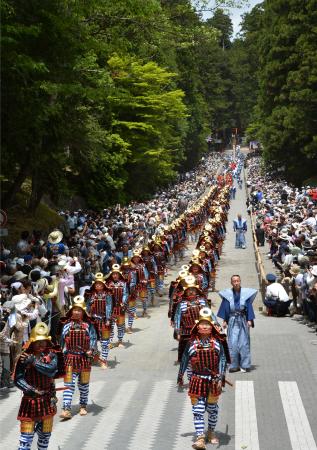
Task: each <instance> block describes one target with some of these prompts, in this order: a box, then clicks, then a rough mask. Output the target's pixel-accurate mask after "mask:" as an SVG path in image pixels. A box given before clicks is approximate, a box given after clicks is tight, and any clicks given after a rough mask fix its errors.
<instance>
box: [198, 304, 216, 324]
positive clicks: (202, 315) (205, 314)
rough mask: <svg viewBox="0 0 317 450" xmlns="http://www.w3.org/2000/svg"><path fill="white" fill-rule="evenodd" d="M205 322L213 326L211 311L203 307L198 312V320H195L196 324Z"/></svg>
mask: <svg viewBox="0 0 317 450" xmlns="http://www.w3.org/2000/svg"><path fill="white" fill-rule="evenodd" d="M204 320H205V321H207V322H209V323H211V324H212V325H213V321H212V318H211V309H210V308H208V307H207V306H204V307H203V308H202V309H201V310H200V311H199V319H198V320H196V324H199V323H200V322H202V321H204Z"/></svg>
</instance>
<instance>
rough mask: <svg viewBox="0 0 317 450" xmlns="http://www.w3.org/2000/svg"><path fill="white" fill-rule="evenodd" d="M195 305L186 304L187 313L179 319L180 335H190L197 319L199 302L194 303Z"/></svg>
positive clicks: (199, 307)
mask: <svg viewBox="0 0 317 450" xmlns="http://www.w3.org/2000/svg"><path fill="white" fill-rule="evenodd" d="M195 303H196V304H195V305H191V304H190V303H187V311H186V312H185V313H184V314H182V318H181V331H182V334H186V335H188V334H190V332H191V329H192V328H193V326H194V325H195V323H196V320H198V319H199V311H200V310H201V305H200V303H199V302H195Z"/></svg>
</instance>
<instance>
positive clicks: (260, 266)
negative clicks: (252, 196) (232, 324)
mask: <svg viewBox="0 0 317 450" xmlns="http://www.w3.org/2000/svg"><path fill="white" fill-rule="evenodd" d="M245 173H246V169H245V170H244V185H245V189H246V191H247V195H248V197H249V191H248V186H247V179H246V176H245ZM250 212H251V214H250V220H251V229H252V237H253V246H254V253H255V260H256V265H257V271H258V277H259V285H260V292H261V296H262V301H264V298H265V291H266V286H267V284H266V273H265V270H264V264H263V260H262V256H261V253H260V250H259V246H258V244H257V238H256V234H255V224H254V217H253V208H252V206H251V211H250Z"/></svg>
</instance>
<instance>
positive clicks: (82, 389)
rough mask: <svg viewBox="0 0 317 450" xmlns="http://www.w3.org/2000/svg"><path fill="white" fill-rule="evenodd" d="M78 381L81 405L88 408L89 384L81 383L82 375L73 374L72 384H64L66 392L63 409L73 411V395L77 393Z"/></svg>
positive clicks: (64, 393)
mask: <svg viewBox="0 0 317 450" xmlns="http://www.w3.org/2000/svg"><path fill="white" fill-rule="evenodd" d="M76 379H77V385H78V390H79V404H80V406H86V405H87V403H88V394H89V383H85V384H82V383H81V382H80V373H79V372H75V373H74V372H73V378H72V381H71V382H70V383H68V382H64V385H65V387H67V389H65V391H64V392H63V409H71V407H72V400H73V395H74V392H75V384H76Z"/></svg>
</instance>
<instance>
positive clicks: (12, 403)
mask: <svg viewBox="0 0 317 450" xmlns="http://www.w3.org/2000/svg"><path fill="white" fill-rule="evenodd" d="M21 398H22V394H21V391H20V390H19V391H17V392H10V394H9V397H8V398H7V399H5V400H1V411H2V412H3V413H4V414H3V415H2V412H1V416H0V423H4V425H2V426H1V427H0V431H1V433H0V440H2V439H3V438H4V434H6V433H7V431H8V428H7V426H8V423H7V418H8V417H9V416H10V415H11V414H12V413H13V412H14V411H15V410H16V413H17V415H18V410H19V406H20V400H21Z"/></svg>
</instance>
